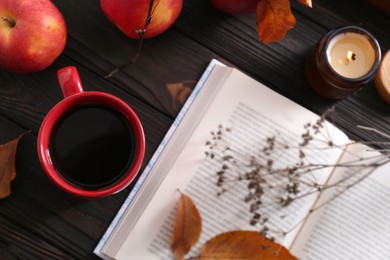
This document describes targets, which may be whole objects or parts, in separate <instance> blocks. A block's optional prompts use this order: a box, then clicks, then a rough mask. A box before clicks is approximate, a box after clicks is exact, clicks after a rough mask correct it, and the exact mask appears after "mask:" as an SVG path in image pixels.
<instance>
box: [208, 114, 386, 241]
mask: <svg viewBox="0 0 390 260" xmlns="http://www.w3.org/2000/svg"><path fill="white" fill-rule="evenodd" d="M333 112H334V110H329V111H327V112H326V113H325V114H324V115H322V116H321V117H320V118H319V119H318V120H317V122H315V123H314V124H305V125H304V132H303V134H302V135H301V138H302V139H301V140H300V141H298V145H294V144H290V143H288V142H286V140H284V139H283V137H282V136H281V135H280V134H279V133H278V134H277V135H274V136H270V137H268V138H266V139H265V141H264V148H263V149H259V150H258V152H251V153H252V154H251V155H248V154H247V152H246V151H240V150H236V149H235V148H234V147H233V146H232V145H231V144H230V143H229V137H228V136H229V132H230V131H231V130H230V128H224V127H222V126H221V125H220V126H218V129H217V130H216V131H213V132H211V140H210V141H208V142H207V143H206V146H207V147H208V150H207V151H206V156H207V157H208V158H209V159H211V160H214V161H216V162H217V164H219V165H220V169H219V170H217V172H216V173H217V183H216V185H217V187H219V189H220V191H219V192H218V195H222V194H223V193H225V192H228V191H229V190H230V189H231V188H234V187H235V186H236V184H237V183H238V182H242V183H245V185H246V187H247V195H246V196H245V198H244V201H245V203H247V204H248V205H249V213H250V214H252V219H251V220H250V223H251V224H252V225H259V226H260V227H261V230H262V232H263V233H264V235H266V236H268V237H270V238H274V239H275V236H278V235H282V236H284V235H286V234H287V233H289V232H291V230H293V229H294V228H295V227H297V226H298V225H299V224H301V223H302V222H303V221H304V220H305V219H306V218H307V216H308V215H310V214H312V213H313V212H314V211H316V210H318V209H319V208H321V207H323V206H324V205H326V204H327V203H329V202H331V201H333V200H334V199H336V198H337V197H339V196H341V195H342V194H343V193H345V192H346V191H347V190H349V189H350V188H351V187H353V186H355V185H356V184H358V183H360V182H362V181H363V180H364V179H366V178H367V177H368V176H369V175H370V174H371V173H372V172H373V171H374V170H375V169H376V168H378V167H379V166H381V165H384V164H386V163H389V162H390V149H387V148H384V149H382V150H381V152H382V153H381V154H379V155H378V154H377V153H375V154H373V155H372V156H366V157H365V158H362V157H360V156H356V155H355V154H351V155H353V157H355V158H354V159H351V160H349V161H348V162H344V163H341V162H338V163H334V164H333V163H332V164H326V163H308V162H306V161H305V158H306V153H307V154H309V153H312V152H316V151H317V152H319V151H321V152H323V151H325V150H330V149H338V150H342V151H345V148H346V146H348V145H353V144H356V143H358V142H355V141H351V142H349V143H346V144H342V145H338V144H336V143H335V142H334V141H333V140H332V139H331V134H330V132H329V131H328V129H326V127H324V126H325V124H324V121H325V117H328V116H333ZM364 129H366V130H369V131H374V132H376V133H379V132H378V131H375V130H374V129H371V128H364ZM226 135H227V136H226ZM381 136H382V137H388V135H386V134H383V133H381ZM389 139H390V138H389ZM290 142H291V141H290ZM312 142H316V143H315V144H313V145H311V143H312ZM361 143H363V144H366V145H367V144H371V145H374V144H375V145H379V146H381V147H390V141H389V142H361ZM318 144H320V147H318ZM293 151H296V152H298V157H297V161H293V162H291V163H287V164H288V165H287V166H276V165H275V164H276V163H277V161H278V158H281V157H282V156H283V157H284V156H292V154H293V153H291V152H293ZM330 151H333V150H330ZM376 151H377V150H376ZM274 160H275V162H274ZM327 168H331V169H334V168H350V169H351V170H354V172H355V173H356V174H360V175H356V174H349V175H348V176H346V177H343V178H342V179H340V180H338V181H336V182H334V183H332V184H321V183H319V182H318V181H317V177H316V174H315V173H316V172H320V171H322V170H324V169H327ZM364 169H367V170H369V171H368V172H366V171H364ZM360 171H361V173H360ZM355 178H357V179H355ZM332 188H337V190H335V191H336V192H337V193H336V194H333V195H332V198H331V199H329V200H328V201H326V202H322V204H320V205H317V206H315V208H312V209H311V210H310V212H309V213H308V215H307V216H305V217H304V218H303V219H302V220H299V221H298V222H296V223H295V225H293V227H292V228H291V229H288V230H287V231H286V230H284V231H283V230H277V229H278V227H276V226H275V227H272V224H271V225H268V224H267V223H268V222H269V221H270V219H271V218H272V216H273V215H272V214H275V213H276V215H277V217H279V218H283V217H282V216H280V215H278V214H279V213H278V212H286V210H288V209H289V207H290V205H292V204H293V203H295V202H296V201H298V200H301V199H303V198H305V197H308V196H311V195H314V194H318V193H320V192H323V191H325V190H329V189H332ZM282 209H283V210H282ZM280 214H288V213H280Z"/></svg>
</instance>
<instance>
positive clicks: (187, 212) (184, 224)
mask: <svg viewBox="0 0 390 260" xmlns="http://www.w3.org/2000/svg"><path fill="white" fill-rule="evenodd" d="M201 231H202V219H201V217H200V214H199V211H198V209H197V208H196V206H195V204H194V203H193V202H192V200H191V198H190V197H188V196H187V195H185V194H182V195H181V198H180V200H179V202H178V204H177V211H176V219H175V226H174V229H173V237H172V246H171V248H172V252H173V253H174V254H175V256H176V259H183V257H184V256H185V255H186V254H187V253H188V252H189V251H190V250H191V248H192V246H193V245H195V244H196V242H197V241H198V239H199V237H200V233H201Z"/></svg>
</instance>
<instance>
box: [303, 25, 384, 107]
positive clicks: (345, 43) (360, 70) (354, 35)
mask: <svg viewBox="0 0 390 260" xmlns="http://www.w3.org/2000/svg"><path fill="white" fill-rule="evenodd" d="M380 60H381V50H380V46H379V43H378V41H377V40H376V39H375V38H374V36H373V35H372V34H371V33H369V32H368V31H367V30H365V29H363V28H360V27H358V26H345V27H341V28H337V29H334V30H332V31H330V32H328V33H327V34H326V35H325V36H324V37H323V38H322V39H321V40H320V41H319V43H318V44H317V46H316V48H314V49H313V50H312V51H311V52H310V53H309V55H308V56H307V58H306V62H305V76H306V79H307V81H308V82H309V85H310V87H311V88H312V89H313V90H314V91H316V92H317V93H318V94H320V95H322V96H324V97H327V98H331V99H341V98H343V97H345V96H347V95H349V94H351V93H352V92H354V91H356V90H358V89H359V88H361V87H362V86H364V85H365V84H367V83H368V82H369V81H371V80H372V79H373V78H374V76H375V74H376V71H377V70H378V67H379V64H380Z"/></svg>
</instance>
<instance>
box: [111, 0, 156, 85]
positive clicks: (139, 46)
mask: <svg viewBox="0 0 390 260" xmlns="http://www.w3.org/2000/svg"><path fill="white" fill-rule="evenodd" d="M154 2H155V1H154V0H150V3H149V8H148V14H147V16H146V20H145V24H144V27H143V28H141V29H138V30H136V31H135V32H136V34H137V35H138V37H139V39H138V44H137V49H136V52H135V54H134V56H133V57H131V59H130V60H129V61H127V62H125V63H123V64H121V65H119V66H118V67H116V68H115V69H113V70H112V71H111V72H110V73H108V74H107V75H106V76H105V77H104V78H110V77H112V76H114V75H115V74H116V73H118V72H119V71H120V70H122V69H123V68H125V67H127V66H129V65H131V64H133V63H135V62H136V61H137V59H138V56H139V55H140V54H141V51H142V45H143V42H144V39H145V33H146V30H147V28H148V26H149V24H150V23H151V22H152V20H153V13H154V11H155V10H156V8H157V5H158V4H159V1H156V4H154Z"/></svg>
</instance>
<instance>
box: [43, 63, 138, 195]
mask: <svg viewBox="0 0 390 260" xmlns="http://www.w3.org/2000/svg"><path fill="white" fill-rule="evenodd" d="M57 77H58V80H59V83H60V86H61V90H62V93H63V95H64V99H63V100H61V101H60V102H59V103H58V104H56V105H55V106H54V107H53V108H52V109H51V110H50V111H49V113H48V114H47V115H46V117H45V119H44V120H43V122H42V125H41V127H40V130H39V133H38V156H39V160H40V162H41V165H42V168H43V169H44V171H45V173H46V174H47V176H48V177H49V178H50V179H51V180H52V181H53V182H54V183H55V184H57V185H58V186H59V187H60V188H62V189H63V190H65V191H67V192H69V193H71V194H73V195H77V196H81V197H87V198H94V197H102V196H107V195H110V194H113V193H116V192H119V191H121V190H122V189H124V188H126V187H127V186H128V185H129V184H130V183H131V182H132V180H133V179H134V178H135V176H136V175H137V173H138V171H139V169H140V167H141V165H142V161H143V158H144V153H145V135H144V132H143V128H142V125H141V122H140V120H139V119H138V117H137V115H136V114H135V112H134V111H133V110H132V109H131V108H130V106H128V105H127V104H126V103H125V102H124V101H122V100H121V99H119V98H117V97H115V96H113V95H110V94H108V93H104V92H97V91H84V90H83V87H82V84H81V81H80V77H79V74H78V72H77V69H76V68H75V67H73V66H70V67H65V68H63V69H60V70H59V71H58V73H57Z"/></svg>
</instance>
